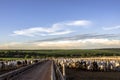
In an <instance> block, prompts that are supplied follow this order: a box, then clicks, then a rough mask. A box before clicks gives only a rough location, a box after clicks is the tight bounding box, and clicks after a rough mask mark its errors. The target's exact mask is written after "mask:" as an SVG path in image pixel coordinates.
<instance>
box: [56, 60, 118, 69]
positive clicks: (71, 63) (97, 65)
mask: <svg viewBox="0 0 120 80" xmlns="http://www.w3.org/2000/svg"><path fill="white" fill-rule="evenodd" d="M55 61H56V63H57V64H58V66H60V67H62V66H63V65H65V66H66V68H72V69H80V70H85V71H120V60H91V59H80V58H65V59H64V58H59V59H55Z"/></svg>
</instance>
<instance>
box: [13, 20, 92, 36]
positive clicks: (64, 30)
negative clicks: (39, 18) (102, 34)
mask: <svg viewBox="0 0 120 80" xmlns="http://www.w3.org/2000/svg"><path fill="white" fill-rule="evenodd" d="M90 24H91V22H90V21H87V20H76V21H69V22H61V23H55V24H53V25H52V26H51V27H33V28H28V29H22V30H16V31H13V34H12V35H21V36H35V35H40V36H47V35H64V34H69V33H72V32H74V31H73V30H71V29H70V27H68V26H80V27H85V26H89V25H90ZM68 29H69V30H68Z"/></svg>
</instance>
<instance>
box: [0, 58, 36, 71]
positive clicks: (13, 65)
mask: <svg viewBox="0 0 120 80" xmlns="http://www.w3.org/2000/svg"><path fill="white" fill-rule="evenodd" d="M36 62H38V60H37V59H35V60H11V61H0V71H9V70H14V69H17V68H20V67H22V66H27V65H30V64H34V63H36Z"/></svg>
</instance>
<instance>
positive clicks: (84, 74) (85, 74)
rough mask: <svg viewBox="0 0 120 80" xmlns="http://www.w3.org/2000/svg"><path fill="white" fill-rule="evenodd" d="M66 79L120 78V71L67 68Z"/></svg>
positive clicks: (118, 79) (117, 79)
mask: <svg viewBox="0 0 120 80" xmlns="http://www.w3.org/2000/svg"><path fill="white" fill-rule="evenodd" d="M66 80H120V72H90V71H80V70H76V69H66Z"/></svg>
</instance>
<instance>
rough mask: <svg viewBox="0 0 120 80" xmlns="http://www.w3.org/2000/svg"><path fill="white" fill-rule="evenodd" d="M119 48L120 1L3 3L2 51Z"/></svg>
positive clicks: (16, 0)
mask: <svg viewBox="0 0 120 80" xmlns="http://www.w3.org/2000/svg"><path fill="white" fill-rule="evenodd" d="M93 48H120V0H0V49H93Z"/></svg>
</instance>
